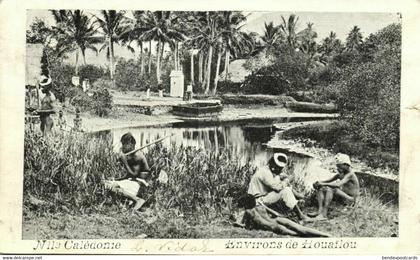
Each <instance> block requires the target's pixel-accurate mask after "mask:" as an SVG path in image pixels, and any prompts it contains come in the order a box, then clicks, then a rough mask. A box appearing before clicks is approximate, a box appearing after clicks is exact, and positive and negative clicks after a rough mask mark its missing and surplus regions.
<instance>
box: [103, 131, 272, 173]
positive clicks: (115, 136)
mask: <svg viewBox="0 0 420 260" xmlns="http://www.w3.org/2000/svg"><path fill="white" fill-rule="evenodd" d="M128 131H130V132H131V133H132V134H133V135H134V137H135V139H136V141H137V144H136V147H137V148H139V147H141V146H144V145H146V144H148V143H151V142H153V141H154V140H157V139H159V138H162V137H164V136H168V135H171V136H170V137H169V138H166V139H165V140H164V141H163V142H162V144H163V146H166V147H169V146H171V145H177V146H179V145H183V146H190V147H196V148H202V149H204V150H218V149H219V148H222V147H226V148H228V149H230V150H231V151H232V152H234V153H235V154H236V155H237V156H238V157H240V160H241V162H243V163H244V162H248V161H249V162H250V163H252V164H254V165H255V166H261V165H263V164H265V163H266V162H267V159H268V156H269V155H270V154H269V152H268V151H267V150H266V148H265V145H264V144H265V143H267V142H268V141H269V140H270V139H271V138H272V136H273V135H274V131H273V130H272V125H271V124H269V125H263V126H261V125H242V126H237V125H236V126H227V125H225V126H223V125H219V126H195V127H192V126H188V127H183V126H182V125H176V126H170V127H159V128H124V129H115V130H110V131H103V132H99V133H97V134H98V135H99V136H101V137H102V138H106V139H108V140H110V141H112V144H113V146H114V149H115V151H118V150H119V149H120V147H121V143H120V139H121V136H122V135H123V134H125V133H126V132H128ZM144 152H147V148H145V149H144Z"/></svg>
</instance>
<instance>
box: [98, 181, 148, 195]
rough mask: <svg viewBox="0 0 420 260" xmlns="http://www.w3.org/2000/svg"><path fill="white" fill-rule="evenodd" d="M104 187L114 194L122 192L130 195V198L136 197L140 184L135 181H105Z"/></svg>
mask: <svg viewBox="0 0 420 260" xmlns="http://www.w3.org/2000/svg"><path fill="white" fill-rule="evenodd" d="M105 187H106V188H108V189H110V190H112V191H115V192H121V191H124V192H125V193H127V194H130V195H131V196H134V197H137V193H138V192H139V189H140V184H139V183H138V182H136V181H132V180H128V179H125V180H121V181H109V180H107V181H105Z"/></svg>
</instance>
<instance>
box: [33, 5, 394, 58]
mask: <svg viewBox="0 0 420 260" xmlns="http://www.w3.org/2000/svg"><path fill="white" fill-rule="evenodd" d="M98 12H99V11H98V10H85V13H90V14H93V15H97V14H98ZM292 13H293V12H244V14H245V15H247V24H246V25H244V27H243V29H244V30H246V31H253V32H257V33H259V34H261V35H262V34H263V31H264V22H267V23H268V22H271V21H272V22H273V23H274V25H279V24H280V23H281V16H284V17H285V18H286V19H287V17H289V15H290V14H292ZM128 14H129V13H128ZM294 14H295V15H297V16H298V17H299V20H298V25H297V26H298V31H299V30H302V29H304V28H305V27H306V24H307V23H308V22H311V23H313V24H314V25H313V26H314V28H315V31H316V32H317V33H318V38H317V39H316V41H317V42H321V40H322V39H323V38H325V37H327V36H328V35H329V33H330V32H331V31H334V32H335V33H336V34H337V37H338V38H339V39H341V40H343V41H344V40H345V39H346V37H347V34H348V33H349V32H350V30H351V28H353V26H355V25H357V26H358V27H360V28H361V33H362V35H363V37H368V36H369V34H371V33H374V32H376V31H378V30H380V29H381V28H383V27H385V26H387V25H389V24H391V23H400V22H401V20H400V15H399V14H397V13H329V12H294ZM35 18H40V19H43V20H44V21H45V22H46V23H47V24H49V25H54V19H53V17H52V15H51V13H50V12H49V11H48V10H28V11H27V19H26V27H27V29H29V28H30V25H31V23H32V22H33V21H34V20H35ZM152 51H153V49H152ZM105 55H106V54H105V52H103V53H100V54H99V55H96V54H95V53H94V52H93V51H90V50H88V51H87V54H86V60H87V62H88V63H90V64H97V65H103V66H106V63H108V62H107V60H106V57H105ZM115 55H116V56H119V57H124V58H135V56H133V55H134V54H133V53H131V52H130V51H129V50H128V49H127V48H125V47H121V46H118V45H116V46H115ZM137 55H138V54H137ZM74 59H75V58H74V57H72V56H71V57H70V59H69V62H74Z"/></svg>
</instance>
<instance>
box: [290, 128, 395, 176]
mask: <svg viewBox="0 0 420 260" xmlns="http://www.w3.org/2000/svg"><path fill="white" fill-rule="evenodd" d="M348 129H349V127H348V125H347V124H346V122H344V121H333V122H319V123H317V124H311V125H305V126H298V127H296V128H293V129H289V130H286V131H285V132H284V133H283V135H282V136H283V137H284V138H286V139H299V138H300V139H302V138H304V139H311V140H314V141H316V145H319V146H320V147H324V148H328V149H331V150H333V152H335V153H338V152H341V153H346V154H348V155H350V156H351V157H354V158H358V159H359V160H361V161H363V162H365V163H366V164H367V165H369V166H371V167H374V168H377V167H382V168H390V169H392V170H393V171H394V172H396V173H398V169H399V154H398V151H395V150H390V149H383V148H380V147H372V146H369V145H368V144H366V143H364V142H362V141H361V140H360V139H358V138H356V137H355V135H354V134H353V133H352V132H351V131H349V130H348Z"/></svg>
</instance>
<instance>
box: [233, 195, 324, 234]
mask: <svg viewBox="0 0 420 260" xmlns="http://www.w3.org/2000/svg"><path fill="white" fill-rule="evenodd" d="M239 206H240V207H244V208H245V214H244V217H243V223H244V224H245V228H247V229H263V230H268V231H272V232H274V233H276V234H281V235H290V236H304V237H330V235H329V234H327V233H324V232H321V231H318V230H316V229H313V228H308V227H305V226H302V225H300V224H298V223H296V222H294V221H291V220H290V219H288V218H284V217H282V216H281V215H280V214H278V213H276V212H275V211H273V210H271V209H270V208H268V207H266V206H264V205H263V204H262V203H256V201H255V198H254V196H252V195H249V194H248V195H246V196H245V197H243V198H241V199H240V201H239ZM272 215H273V217H272Z"/></svg>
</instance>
